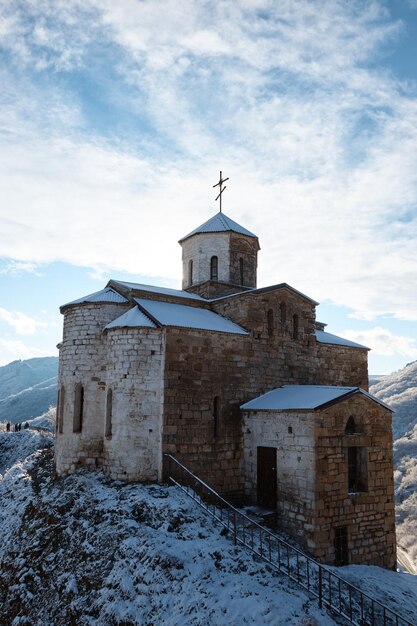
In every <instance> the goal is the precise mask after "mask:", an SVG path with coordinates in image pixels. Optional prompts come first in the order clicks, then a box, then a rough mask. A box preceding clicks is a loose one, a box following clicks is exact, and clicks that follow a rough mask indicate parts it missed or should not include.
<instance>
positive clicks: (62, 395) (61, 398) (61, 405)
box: [57, 385, 65, 434]
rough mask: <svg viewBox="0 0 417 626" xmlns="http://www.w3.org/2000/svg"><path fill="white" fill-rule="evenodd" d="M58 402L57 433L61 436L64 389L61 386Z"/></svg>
mask: <svg viewBox="0 0 417 626" xmlns="http://www.w3.org/2000/svg"><path fill="white" fill-rule="evenodd" d="M58 397H59V400H58V405H57V412H58V432H59V433H60V434H61V433H63V432H64V405H65V387H64V385H61V389H60V390H59V395H58Z"/></svg>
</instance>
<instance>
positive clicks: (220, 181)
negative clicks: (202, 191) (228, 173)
mask: <svg viewBox="0 0 417 626" xmlns="http://www.w3.org/2000/svg"><path fill="white" fill-rule="evenodd" d="M226 180H229V178H222V173H221V172H220V180H219V182H218V183H216V184H215V185H213V189H214V187H218V188H219V192H220V193H219V195H218V196H217V198H216V200H218V199H219V198H220V213H221V212H222V193H223V191H224V190H225V189H226V185H225V186H224V187H223V183H225V182H226ZM216 200H215V202H216Z"/></svg>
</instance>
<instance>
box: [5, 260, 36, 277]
mask: <svg viewBox="0 0 417 626" xmlns="http://www.w3.org/2000/svg"><path fill="white" fill-rule="evenodd" d="M24 273H28V274H35V275H36V276H41V273H40V272H39V271H38V265H37V264H36V263H29V262H23V261H7V262H6V263H5V264H4V266H3V267H1V266H0V274H10V275H12V276H17V275H19V274H24Z"/></svg>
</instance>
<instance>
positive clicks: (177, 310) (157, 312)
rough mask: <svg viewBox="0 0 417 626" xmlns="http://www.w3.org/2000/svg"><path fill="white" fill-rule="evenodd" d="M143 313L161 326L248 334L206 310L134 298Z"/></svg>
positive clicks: (239, 327)
mask: <svg viewBox="0 0 417 626" xmlns="http://www.w3.org/2000/svg"><path fill="white" fill-rule="evenodd" d="M135 301H136V302H137V303H138V305H139V306H140V308H141V309H142V310H143V312H144V313H145V314H149V315H150V317H151V318H152V319H153V320H156V321H157V322H158V323H159V324H160V325H161V326H179V327H182V328H196V329H200V330H213V331H217V332H220V333H233V334H237V335H248V334H249V333H248V332H247V331H246V330H244V329H243V328H242V327H241V326H238V324H235V323H234V322H231V321H230V320H228V319H226V318H225V317H222V316H221V315H218V314H217V313H213V311H208V310H207V309H200V308H197V307H194V306H185V305H183V304H173V303H171V302H161V301H157V300H147V299H144V298H135Z"/></svg>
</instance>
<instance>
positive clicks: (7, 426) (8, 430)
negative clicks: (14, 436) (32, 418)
mask: <svg viewBox="0 0 417 626" xmlns="http://www.w3.org/2000/svg"><path fill="white" fill-rule="evenodd" d="M6 430H7V432H8V433H9V432H10V422H7V424H6Z"/></svg>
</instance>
